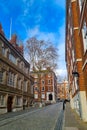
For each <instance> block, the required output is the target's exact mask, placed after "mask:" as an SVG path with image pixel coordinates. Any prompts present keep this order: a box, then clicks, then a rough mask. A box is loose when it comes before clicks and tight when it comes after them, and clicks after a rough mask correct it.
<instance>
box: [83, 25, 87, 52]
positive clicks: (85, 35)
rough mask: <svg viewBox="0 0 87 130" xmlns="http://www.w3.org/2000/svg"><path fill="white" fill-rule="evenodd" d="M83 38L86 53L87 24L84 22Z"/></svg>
mask: <svg viewBox="0 0 87 130" xmlns="http://www.w3.org/2000/svg"><path fill="white" fill-rule="evenodd" d="M82 37H83V46H84V52H86V50H87V27H86V22H84V25H83V28H82Z"/></svg>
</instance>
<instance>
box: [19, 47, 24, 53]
mask: <svg viewBox="0 0 87 130" xmlns="http://www.w3.org/2000/svg"><path fill="white" fill-rule="evenodd" d="M19 51H20V52H21V54H22V55H23V52H24V47H23V45H20V46H19Z"/></svg>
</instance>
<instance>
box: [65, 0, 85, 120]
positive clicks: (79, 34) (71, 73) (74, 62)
mask: <svg viewBox="0 0 87 130" xmlns="http://www.w3.org/2000/svg"><path fill="white" fill-rule="evenodd" d="M86 12H87V1H86V0H67V1H66V45H65V47H66V48H65V49H66V50H65V51H66V66H67V72H68V80H69V91H70V99H71V107H72V108H73V109H75V110H76V112H77V113H78V114H79V116H80V117H81V118H82V119H83V120H84V121H87V13H86Z"/></svg>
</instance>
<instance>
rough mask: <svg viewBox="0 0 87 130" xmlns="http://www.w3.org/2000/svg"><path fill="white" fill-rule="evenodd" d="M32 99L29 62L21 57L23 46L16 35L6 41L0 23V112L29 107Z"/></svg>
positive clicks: (31, 78) (31, 79)
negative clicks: (19, 44)
mask: <svg viewBox="0 0 87 130" xmlns="http://www.w3.org/2000/svg"><path fill="white" fill-rule="evenodd" d="M32 100H33V77H31V76H30V64H29V63H28V62H27V61H26V60H25V58H24V57H23V46H18V45H17V37H16V35H13V36H12V39H11V40H10V41H8V40H7V39H6V38H5V36H4V32H3V30H2V26H1V25H0V114H2V113H6V112H11V111H19V110H22V109H23V108H24V109H25V107H29V105H30V102H31V101H32Z"/></svg>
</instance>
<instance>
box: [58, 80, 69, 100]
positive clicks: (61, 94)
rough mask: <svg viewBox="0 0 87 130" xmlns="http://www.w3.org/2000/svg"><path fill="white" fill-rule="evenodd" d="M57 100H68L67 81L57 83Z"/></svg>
mask: <svg viewBox="0 0 87 130" xmlns="http://www.w3.org/2000/svg"><path fill="white" fill-rule="evenodd" d="M57 99H58V100H64V99H67V100H69V88H68V81H67V80H64V81H62V82H61V83H57Z"/></svg>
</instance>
